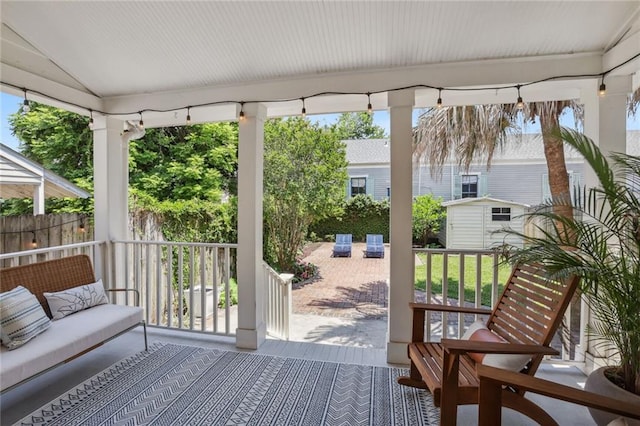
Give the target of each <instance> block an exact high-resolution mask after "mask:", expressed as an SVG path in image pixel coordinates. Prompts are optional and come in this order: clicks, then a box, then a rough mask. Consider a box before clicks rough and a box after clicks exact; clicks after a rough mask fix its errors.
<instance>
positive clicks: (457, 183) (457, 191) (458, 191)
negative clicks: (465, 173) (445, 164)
mask: <svg viewBox="0 0 640 426" xmlns="http://www.w3.org/2000/svg"><path fill="white" fill-rule="evenodd" d="M452 182H453V188H451V195H453V199H454V200H459V199H460V198H462V176H460V175H455V176H453V181H452Z"/></svg>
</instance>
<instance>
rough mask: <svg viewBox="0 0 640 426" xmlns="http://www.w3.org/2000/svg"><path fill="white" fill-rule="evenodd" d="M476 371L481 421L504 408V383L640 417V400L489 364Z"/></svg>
mask: <svg viewBox="0 0 640 426" xmlns="http://www.w3.org/2000/svg"><path fill="white" fill-rule="evenodd" d="M476 371H477V373H478V377H479V379H480V390H479V394H480V404H479V407H478V409H479V411H480V424H481V425H482V424H495V418H496V417H495V416H496V415H497V414H498V411H499V410H500V408H501V398H500V397H499V394H500V392H501V389H502V386H503V385H512V386H515V387H517V388H518V389H522V390H527V391H529V392H533V393H537V394H539V395H544V396H547V397H550V398H556V399H560V400H562V401H566V402H570V403H573V404H579V405H584V406H587V407H591V408H595V409H598V410H604V411H608V412H611V413H614V414H617V415H621V416H625V417H631V418H634V419H640V406H638V405H637V404H632V403H628V402H623V401H619V400H616V399H612V398H609V397H606V396H602V395H597V394H594V393H591V392H587V391H584V390H581V389H576V388H572V387H569V386H565V385H561V384H559V383H554V382H550V381H548V380H544V379H540V378H537V377H532V376H528V375H526V374H521V373H515V372H513V371H507V370H502V369H499V368H495V367H489V366H486V365H478V366H476ZM491 416H494V417H491ZM483 420H486V423H485V422H483ZM534 420H535V419H534Z"/></svg>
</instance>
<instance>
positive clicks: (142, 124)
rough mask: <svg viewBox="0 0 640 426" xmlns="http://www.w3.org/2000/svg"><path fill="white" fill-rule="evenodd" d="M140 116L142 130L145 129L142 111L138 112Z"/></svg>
mask: <svg viewBox="0 0 640 426" xmlns="http://www.w3.org/2000/svg"><path fill="white" fill-rule="evenodd" d="M138 114H140V128H141V129H144V121H142V111H140V112H138Z"/></svg>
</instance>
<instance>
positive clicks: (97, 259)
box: [0, 241, 109, 282]
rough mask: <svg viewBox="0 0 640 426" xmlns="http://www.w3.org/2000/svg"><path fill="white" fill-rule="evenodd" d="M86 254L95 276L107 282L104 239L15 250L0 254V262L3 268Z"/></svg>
mask: <svg viewBox="0 0 640 426" xmlns="http://www.w3.org/2000/svg"><path fill="white" fill-rule="evenodd" d="M77 254H86V255H87V256H89V257H90V258H91V262H92V263H93V265H94V266H93V268H94V270H95V273H96V277H97V278H102V279H103V280H104V281H105V282H108V281H107V280H108V269H109V268H108V263H107V243H106V242H105V241H88V242H86V243H75V244H67V245H63V246H55V247H47V248H41V249H31V250H25V251H16V252H12V253H4V254H0V264H1V266H2V267H3V268H9V267H11V266H18V265H29V264H31V263H37V262H44V261H45V260H51V259H59V258H61V257H67V256H73V255H77Z"/></svg>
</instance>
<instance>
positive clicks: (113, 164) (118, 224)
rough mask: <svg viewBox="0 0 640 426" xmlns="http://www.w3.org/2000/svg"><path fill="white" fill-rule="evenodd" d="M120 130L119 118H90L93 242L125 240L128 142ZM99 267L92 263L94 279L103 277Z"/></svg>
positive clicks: (122, 126) (121, 125) (120, 122)
mask: <svg viewBox="0 0 640 426" xmlns="http://www.w3.org/2000/svg"><path fill="white" fill-rule="evenodd" d="M123 129H124V122H123V121H122V120H116V119H114V118H108V117H94V130H93V177H94V180H93V194H94V195H93V197H94V222H95V227H94V233H95V234H94V235H95V236H94V238H95V240H96V241H111V240H125V239H127V235H128V234H127V229H128V227H127V224H128V215H129V212H128V203H127V200H128V189H129V144H128V143H127V142H126V140H123V138H122V137H121V134H122V131H123ZM100 266H101V265H98V264H96V265H95V267H96V277H97V278H101V277H103V275H104V273H105V272H106V271H101V270H99V268H100ZM115 266H119V265H117V264H116V265H115ZM116 276H118V275H116Z"/></svg>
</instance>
